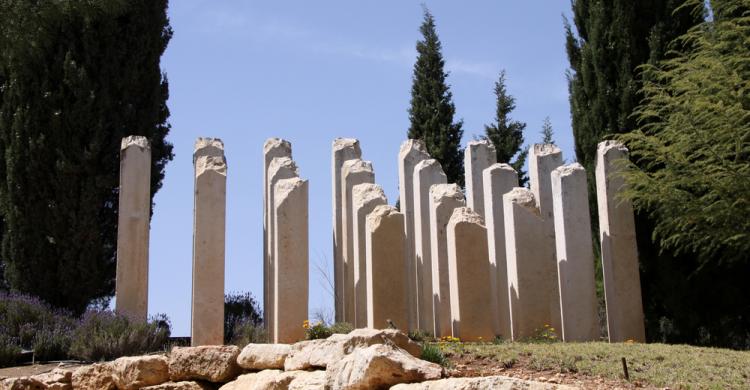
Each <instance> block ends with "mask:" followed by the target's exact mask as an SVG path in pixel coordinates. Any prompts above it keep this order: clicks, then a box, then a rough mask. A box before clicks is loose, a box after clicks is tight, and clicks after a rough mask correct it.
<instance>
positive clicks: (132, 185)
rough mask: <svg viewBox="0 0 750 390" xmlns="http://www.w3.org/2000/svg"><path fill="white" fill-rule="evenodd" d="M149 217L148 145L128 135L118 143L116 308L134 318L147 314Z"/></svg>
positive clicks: (149, 156)
mask: <svg viewBox="0 0 750 390" xmlns="http://www.w3.org/2000/svg"><path fill="white" fill-rule="evenodd" d="M150 220H151V146H150V145H149V142H148V139H146V137H141V136H135V135H131V136H128V137H125V138H123V139H122V143H121V144H120V200H119V206H118V211H117V282H116V284H115V288H116V292H115V297H116V301H115V304H116V311H117V312H118V313H120V314H125V315H127V316H128V317H130V318H131V319H133V320H134V321H138V322H145V321H146V320H147V318H148V237H149V222H150Z"/></svg>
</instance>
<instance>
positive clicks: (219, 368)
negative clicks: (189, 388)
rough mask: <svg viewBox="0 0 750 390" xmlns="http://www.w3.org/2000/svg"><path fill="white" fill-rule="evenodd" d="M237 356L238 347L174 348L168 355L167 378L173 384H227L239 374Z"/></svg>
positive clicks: (238, 352)
mask: <svg viewBox="0 0 750 390" xmlns="http://www.w3.org/2000/svg"><path fill="white" fill-rule="evenodd" d="M239 354H240V349H239V347H237V346H234V345H204V346H200V347H174V348H172V352H171V353H170V354H169V377H170V379H171V380H172V381H174V382H178V381H185V380H205V381H209V382H227V381H229V380H230V379H232V378H234V377H235V376H237V374H238V373H239V372H240V369H239V366H237V356H238V355H239Z"/></svg>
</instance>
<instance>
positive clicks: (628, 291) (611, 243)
mask: <svg viewBox="0 0 750 390" xmlns="http://www.w3.org/2000/svg"><path fill="white" fill-rule="evenodd" d="M626 158H628V149H627V148H625V146H623V145H622V144H620V143H618V142H615V141H604V142H601V143H599V146H598V148H597V151H596V200H597V203H598V204H599V233H600V238H601V243H602V273H603V274H604V298H605V301H606V303H607V329H608V330H609V341H610V342H620V341H626V340H634V341H639V342H645V341H646V332H645V329H644V324H643V303H642V301H641V278H640V274H639V273H638V247H637V244H636V239H635V220H634V217H633V206H632V205H631V203H630V202H629V201H627V200H625V199H621V198H620V197H618V195H617V194H618V193H619V192H620V191H622V190H623V189H624V187H625V182H624V180H623V178H622V177H621V176H620V175H619V173H620V170H621V169H622V167H621V163H622V161H619V160H622V159H626Z"/></svg>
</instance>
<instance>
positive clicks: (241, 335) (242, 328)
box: [226, 321, 268, 348]
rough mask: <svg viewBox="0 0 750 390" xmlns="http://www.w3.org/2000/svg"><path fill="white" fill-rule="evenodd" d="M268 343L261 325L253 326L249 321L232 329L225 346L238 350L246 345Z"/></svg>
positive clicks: (266, 335)
mask: <svg viewBox="0 0 750 390" xmlns="http://www.w3.org/2000/svg"><path fill="white" fill-rule="evenodd" d="M265 343H268V333H267V332H266V329H265V328H264V327H263V325H253V324H252V323H251V322H250V321H244V322H240V323H237V324H235V325H234V328H233V329H232V338H231V339H230V340H229V341H228V342H227V343H226V344H232V345H236V346H238V347H240V348H243V347H244V346H246V345H248V344H265Z"/></svg>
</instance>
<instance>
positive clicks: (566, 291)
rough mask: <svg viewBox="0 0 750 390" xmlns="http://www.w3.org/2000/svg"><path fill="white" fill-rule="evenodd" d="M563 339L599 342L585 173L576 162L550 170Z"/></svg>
mask: <svg viewBox="0 0 750 390" xmlns="http://www.w3.org/2000/svg"><path fill="white" fill-rule="evenodd" d="M552 198H553V200H552V204H553V208H554V214H555V242H556V253H557V275H558V284H559V286H560V309H561V314H562V327H561V331H562V339H563V340H564V341H594V340H598V339H599V319H598V318H599V316H598V313H597V302H596V285H595V276H594V252H593V248H592V243H591V216H590V214H589V197H588V184H587V182H586V171H585V170H584V169H583V167H582V166H581V164H578V163H575V164H570V165H565V166H562V167H559V168H557V169H555V170H554V171H552Z"/></svg>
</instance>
